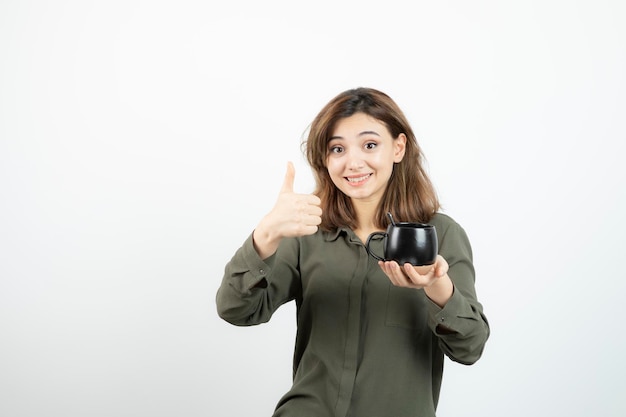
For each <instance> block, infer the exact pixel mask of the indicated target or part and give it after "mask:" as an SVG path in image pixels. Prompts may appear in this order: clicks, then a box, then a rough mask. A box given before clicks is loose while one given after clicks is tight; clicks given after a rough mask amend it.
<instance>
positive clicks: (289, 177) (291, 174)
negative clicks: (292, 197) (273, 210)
mask: <svg viewBox="0 0 626 417" xmlns="http://www.w3.org/2000/svg"><path fill="white" fill-rule="evenodd" d="M295 177H296V169H295V168H294V166H293V163H292V162H291V161H290V162H288V163H287V173H286V174H285V180H284V181H283V187H282V188H281V189H280V192H281V193H293V180H294V178H295Z"/></svg>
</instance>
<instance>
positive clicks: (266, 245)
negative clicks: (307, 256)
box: [253, 162, 322, 259]
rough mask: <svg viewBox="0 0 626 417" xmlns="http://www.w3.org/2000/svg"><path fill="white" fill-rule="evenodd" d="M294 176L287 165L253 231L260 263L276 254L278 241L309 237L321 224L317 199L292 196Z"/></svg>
mask: <svg viewBox="0 0 626 417" xmlns="http://www.w3.org/2000/svg"><path fill="white" fill-rule="evenodd" d="M295 176H296V169H295V168H294V166H293V163H291V162H289V163H288V164H287V173H286V174H285V179H284V181H283V185H282V187H281V189H280V193H279V194H278V199H277V200H276V204H275V205H274V207H273V208H272V210H271V211H270V212H269V213H268V214H267V215H266V216H265V217H264V218H263V219H262V220H261V222H260V223H259V224H258V226H257V227H256V229H255V230H254V233H253V240H254V246H255V248H256V250H257V252H258V253H259V255H260V256H261V258H263V259H265V258H267V257H269V256H270V255H272V254H273V253H274V252H276V249H277V248H278V243H279V242H280V240H281V239H282V238H285V237H297V236H305V235H312V234H313V233H315V232H317V228H318V226H319V225H320V223H321V222H322V208H321V207H320V205H321V201H320V199H319V197H317V196H315V195H313V194H298V193H295V192H294V190H293V183H294V179H295Z"/></svg>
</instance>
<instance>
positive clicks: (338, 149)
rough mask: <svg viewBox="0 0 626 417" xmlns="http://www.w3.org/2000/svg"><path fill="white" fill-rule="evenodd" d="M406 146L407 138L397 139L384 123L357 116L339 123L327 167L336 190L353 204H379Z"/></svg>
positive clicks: (361, 114)
mask: <svg viewBox="0 0 626 417" xmlns="http://www.w3.org/2000/svg"><path fill="white" fill-rule="evenodd" d="M405 146H406V136H405V135H404V134H400V135H399V136H398V137H397V138H396V139H394V138H392V137H391V134H390V133H389V130H388V129H387V127H386V126H385V125H384V124H383V123H381V122H380V121H378V120H377V119H374V118H373V117H371V116H368V115H366V114H365V113H355V114H354V115H352V116H350V117H346V118H343V119H340V120H339V121H338V122H337V124H336V126H335V129H334V130H333V132H332V135H331V138H330V140H329V141H328V156H327V158H326V167H327V169H328V173H329V175H330V178H331V179H332V181H333V183H334V184H335V186H336V187H337V188H339V190H341V191H342V192H343V193H344V194H346V195H347V196H348V197H350V198H351V199H352V200H357V201H359V202H369V203H374V204H377V203H378V202H379V201H380V199H381V198H382V196H383V194H384V192H385V188H386V187H387V183H388V182H389V178H390V177H391V173H392V171H393V164H394V163H397V162H400V161H401V160H402V158H403V156H404V151H405Z"/></svg>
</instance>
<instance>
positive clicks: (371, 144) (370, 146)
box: [365, 142, 378, 151]
mask: <svg viewBox="0 0 626 417" xmlns="http://www.w3.org/2000/svg"><path fill="white" fill-rule="evenodd" d="M376 146H378V144H377V143H376V142H367V143H366V144H365V149H367V150H370V151H371V150H372V149H374V148H375V147H376Z"/></svg>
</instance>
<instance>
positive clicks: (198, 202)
mask: <svg viewBox="0 0 626 417" xmlns="http://www.w3.org/2000/svg"><path fill="white" fill-rule="evenodd" d="M409 3H414V6H412V8H407V5H408V4H409ZM625 18H626V7H625V6H624V3H623V2H621V1H620V0H614V1H609V0H596V1H590V0H589V1H582V0H580V1H576V0H573V1H572V0H570V1H558V0H542V1H540V0H525V1H508V2H503V1H495V0H493V1H484V0H479V1H461V0H458V1H452V0H451V1H438V2H434V1H417V2H403V1H402V2H401V1H393V0H390V1H385V2H380V1H358V2H357V1H354V2H347V3H346V2H341V1H326V0H324V1H314V2H313V1H311V2H308V4H301V3H300V2H288V1H271V0H270V1H265V2H257V1H245V2H230V3H228V2H207V1H200V0H178V1H163V0H162V1H139V0H124V1H121V0H113V1H111V0H109V1H101V2H95V1H80V0H75V1H69V0H65V1H43V0H42V1H36V0H31V1H28V0H20V1H17V0H5V1H3V2H2V3H0V60H1V61H0V199H1V202H0V415H2V416H10V417H21V416H29V417H30V416H40V415H41V416H44V415H45V416H48V415H58V416H64V417H78V416H80V417H82V416H90V417H96V416H106V417H109V416H118V417H120V416H133V417H135V416H144V415H145V416H151V417H159V416H168V417H169V416H185V417H192V416H220V417H222V416H224V417H226V416H242V415H257V416H269V415H271V411H272V409H273V407H274V405H275V403H276V401H277V400H278V398H279V397H280V396H281V395H282V394H283V392H284V391H285V390H286V389H287V388H288V386H289V383H290V378H291V355H292V349H293V338H294V330H295V327H294V324H295V321H294V312H295V311H294V308H293V306H292V305H287V306H285V307H284V308H282V309H281V310H279V312H278V313H277V314H276V316H275V318H274V319H273V320H272V321H271V322H270V323H268V324H266V325H262V326H258V327H255V328H236V327H233V326H230V325H228V324H226V323H225V322H223V321H221V320H220V319H219V318H218V317H217V314H216V312H215V301H214V297H215V291H216V289H217V287H218V285H219V282H220V280H221V278H222V273H223V268H224V265H225V263H226V262H227V261H228V260H229V259H230V256H231V255H232V254H233V252H234V251H235V250H236V249H237V248H238V247H239V245H240V244H241V243H242V241H243V240H244V239H245V237H246V236H247V235H248V234H249V233H250V232H251V230H252V228H253V227H254V225H255V224H256V222H257V221H258V220H259V219H260V217H261V216H262V215H263V214H264V213H265V212H266V211H267V210H269V208H270V207H271V206H272V205H273V203H274V197H275V195H276V193H277V192H278V189H279V187H280V184H281V182H282V177H283V174H284V169H285V164H286V161H287V160H293V161H294V162H295V163H296V167H297V178H296V188H297V189H299V190H300V191H302V192H308V191H310V190H311V189H312V179H311V176H310V171H309V170H308V168H307V167H306V165H305V163H304V160H303V158H302V156H301V154H300V150H299V142H300V138H301V135H302V133H303V131H304V130H305V128H306V126H307V125H308V123H309V122H310V121H311V119H312V118H313V117H314V115H315V114H316V113H317V111H318V110H319V109H320V108H321V107H322V106H323V105H324V104H325V103H326V102H327V101H328V100H329V99H330V98H332V97H333V96H334V95H335V94H337V93H339V92H340V91H343V90H345V89H348V88H352V87H357V86H370V87H375V88H378V89H381V90H383V91H385V92H387V93H388V94H390V95H391V96H392V97H393V98H394V99H395V100H396V101H397V102H398V104H399V105H400V106H401V107H402V108H403V109H404V110H405V112H406V114H407V116H408V118H409V119H410V121H411V122H412V124H413V126H414V128H415V130H416V131H417V133H418V135H419V139H420V141H421V144H422V146H423V148H424V149H425V151H426V154H427V157H428V161H429V166H430V172H431V175H432V178H433V180H434V182H435V184H436V186H437V188H438V191H439V193H440V196H441V198H442V200H443V203H444V205H445V208H446V212H447V213H448V214H450V215H451V216H453V217H454V218H456V219H457V220H458V221H459V222H460V223H461V224H463V225H464V226H465V228H466V229H467V231H468V232H469V234H470V238H471V239H472V243H473V246H474V251H475V258H476V267H477V270H478V277H477V279H478V281H477V287H478V292H479V297H480V299H481V301H482V302H483V304H484V307H485V312H486V313H487V315H488V317H489V319H490V322H491V325H492V337H491V339H490V341H489V342H488V345H487V348H486V351H485V354H484V357H483V358H482V359H481V361H479V362H478V363H477V364H476V365H474V366H472V367H464V366H461V365H457V364H454V363H452V362H448V365H447V368H446V374H445V376H444V387H443V390H442V398H441V405H440V408H439V415H440V416H444V417H445V416H460V415H462V416H466V417H470V416H481V417H484V416H503V415H506V416H510V417H511V416H520V417H522V416H523V417H527V416H529V415H533V416H554V415H567V416H581V417H587V416H590V415H601V416H604V417H609V416H622V415H624V414H625V413H626V405H625V404H626V403H625V402H624V399H623V393H624V388H625V387H626V384H625V383H624V379H623V378H624V377H623V375H624V374H625V372H626V365H625V359H624V352H625V351H626V343H625V337H624V332H623V323H622V321H623V320H622V317H623V311H624V310H623V305H624V303H623V298H624V293H625V291H626V284H625V283H624V282H625V280H624V278H625V274H624V272H623V268H622V267H621V266H620V265H619V262H620V261H621V260H622V257H623V251H624V248H625V247H626V245H625V238H624V236H626V221H625V220H624V218H623V216H624V213H626V193H625V189H626V187H625V184H626V182H625V180H626V169H625V168H624V164H623V162H622V159H623V158H622V152H623V147H624V142H625V138H626V126H625V123H624V116H625V111H626V99H625V97H626V77H625V75H624V74H626V47H625V43H624V39H626V29H625V27H624V24H623V22H624V19H625Z"/></svg>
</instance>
